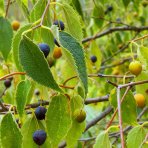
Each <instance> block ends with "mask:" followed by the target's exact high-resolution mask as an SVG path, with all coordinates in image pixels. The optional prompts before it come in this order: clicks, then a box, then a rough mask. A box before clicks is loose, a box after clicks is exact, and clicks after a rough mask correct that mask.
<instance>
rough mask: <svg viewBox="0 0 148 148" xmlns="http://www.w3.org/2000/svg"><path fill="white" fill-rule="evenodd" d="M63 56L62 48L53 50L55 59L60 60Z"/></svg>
mask: <svg viewBox="0 0 148 148" xmlns="http://www.w3.org/2000/svg"><path fill="white" fill-rule="evenodd" d="M61 56H62V50H61V47H55V48H54V50H53V57H54V58H55V59H58V58H60V57H61Z"/></svg>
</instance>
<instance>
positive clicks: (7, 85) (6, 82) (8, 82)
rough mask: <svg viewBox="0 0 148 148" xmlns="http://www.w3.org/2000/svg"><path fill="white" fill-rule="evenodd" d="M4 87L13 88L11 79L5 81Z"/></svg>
mask: <svg viewBox="0 0 148 148" xmlns="http://www.w3.org/2000/svg"><path fill="white" fill-rule="evenodd" d="M4 85H5V87H6V88H9V87H10V86H11V80H10V79H6V80H5V81H4Z"/></svg>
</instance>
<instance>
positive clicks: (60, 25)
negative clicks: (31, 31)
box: [53, 20, 65, 30]
mask: <svg viewBox="0 0 148 148" xmlns="http://www.w3.org/2000/svg"><path fill="white" fill-rule="evenodd" d="M53 24H54V25H57V26H58V27H59V30H64V28H65V25H64V23H63V22H62V21H60V20H55V21H54V23H53Z"/></svg>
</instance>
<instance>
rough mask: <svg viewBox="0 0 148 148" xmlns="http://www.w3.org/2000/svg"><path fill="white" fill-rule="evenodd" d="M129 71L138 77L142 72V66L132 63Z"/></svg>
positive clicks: (138, 63)
mask: <svg viewBox="0 0 148 148" xmlns="http://www.w3.org/2000/svg"><path fill="white" fill-rule="evenodd" d="M129 70H130V72H131V73H132V74H134V75H136V76H137V75H139V74H140V73H141V71H142V64H141V63H140V62H139V61H133V62H131V63H130V64H129Z"/></svg>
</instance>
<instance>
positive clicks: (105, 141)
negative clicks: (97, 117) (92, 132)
mask: <svg viewBox="0 0 148 148" xmlns="http://www.w3.org/2000/svg"><path fill="white" fill-rule="evenodd" d="M104 147H105V148H111V143H110V141H109V136H108V132H106V131H102V132H101V133H100V134H99V135H98V136H97V138H96V142H95V144H94V146H93V148H104Z"/></svg>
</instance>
